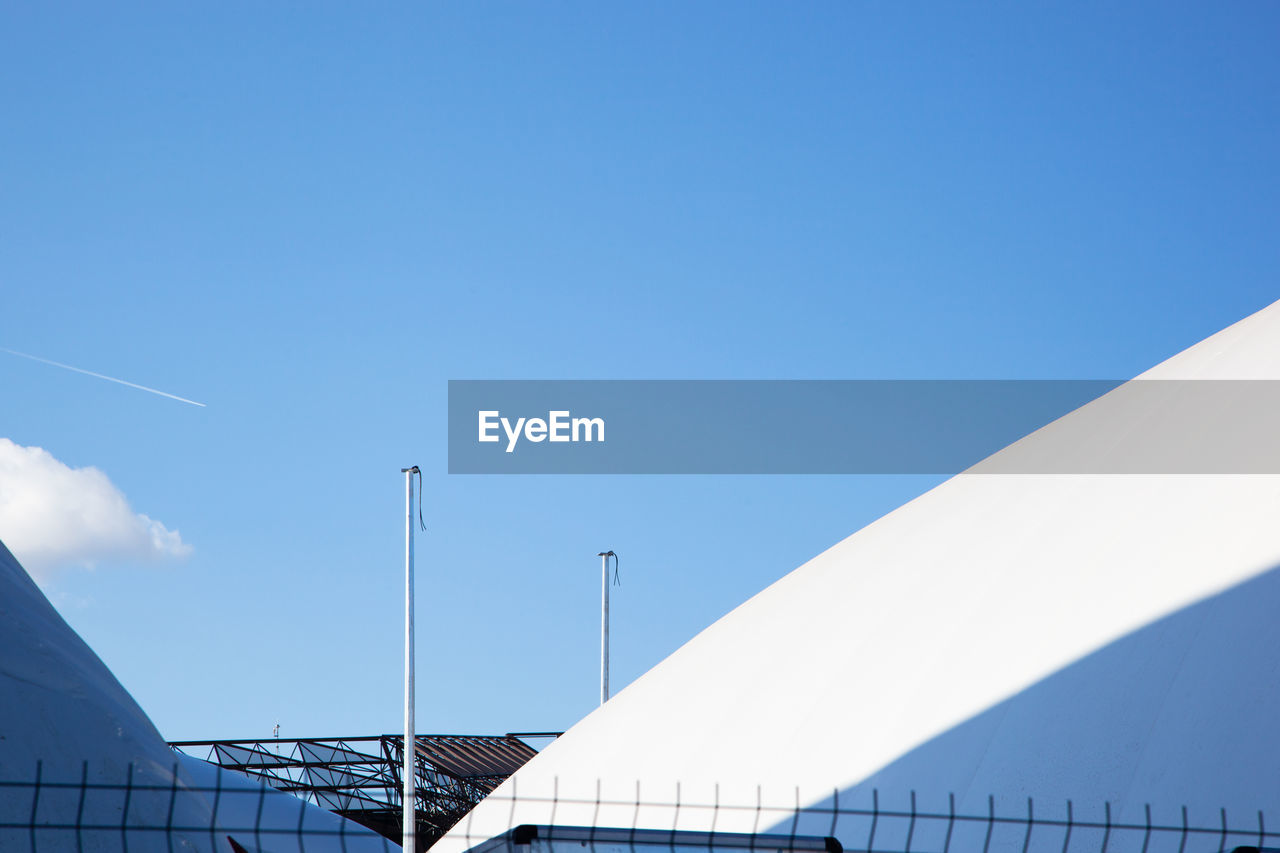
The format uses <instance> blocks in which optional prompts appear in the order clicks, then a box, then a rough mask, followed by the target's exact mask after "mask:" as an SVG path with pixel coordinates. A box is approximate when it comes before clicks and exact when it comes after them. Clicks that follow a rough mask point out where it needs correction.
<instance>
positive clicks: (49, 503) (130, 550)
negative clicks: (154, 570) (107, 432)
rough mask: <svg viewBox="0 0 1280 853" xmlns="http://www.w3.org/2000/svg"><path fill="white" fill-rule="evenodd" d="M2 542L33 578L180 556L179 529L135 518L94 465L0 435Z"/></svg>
mask: <svg viewBox="0 0 1280 853" xmlns="http://www.w3.org/2000/svg"><path fill="white" fill-rule="evenodd" d="M0 540H3V541H4V544H5V545H7V546H8V548H9V550H10V551H12V552H13V554H14V556H15V557H17V558H18V560H19V561H21V562H22V564H23V565H24V566H25V567H26V569H27V571H28V572H30V573H31V575H32V576H33V577H35V578H36V579H37V580H40V579H42V578H48V576H49V574H50V573H51V572H53V571H55V570H57V569H59V568H63V567H67V566H93V565H95V564H96V563H98V562H99V561H133V562H154V561H157V560H167V559H174V558H181V557H185V556H186V555H188V554H190V553H191V546H190V545H187V544H185V543H184V542H183V541H182V537H181V536H180V535H178V531H176V530H169V529H168V528H167V527H165V526H164V525H163V524H161V523H160V522H158V521H155V520H153V519H151V518H148V517H147V516H145V515H142V514H141V513H135V512H134V511H133V509H132V507H130V506H129V501H128V500H126V499H125V496H124V495H123V494H122V493H121V492H120V490H119V489H117V488H116V487H115V486H114V485H113V484H112V483H111V481H110V480H109V479H107V475H106V474H104V473H102V472H101V471H99V470H98V469H97V468H71V467H68V466H67V465H64V464H63V463H62V462H59V461H58V460H57V459H55V458H54V457H53V456H52V455H51V454H50V453H49V452H48V451H46V450H43V449H42V448H39V447H23V446H22V445H20V444H14V443H13V442H12V441H10V440H9V439H7V438H0Z"/></svg>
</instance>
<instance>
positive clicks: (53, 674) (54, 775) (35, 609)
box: [0, 543, 398, 853]
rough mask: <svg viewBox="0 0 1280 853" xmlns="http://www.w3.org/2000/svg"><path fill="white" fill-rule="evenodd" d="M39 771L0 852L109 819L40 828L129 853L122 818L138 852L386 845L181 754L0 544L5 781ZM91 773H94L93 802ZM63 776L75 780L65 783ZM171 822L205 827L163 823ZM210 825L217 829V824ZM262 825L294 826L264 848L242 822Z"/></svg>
mask: <svg viewBox="0 0 1280 853" xmlns="http://www.w3.org/2000/svg"><path fill="white" fill-rule="evenodd" d="M130 766H132V776H130ZM175 772H176V779H175ZM37 773H39V777H40V780H41V781H42V783H45V785H46V787H42V789H41V792H40V797H39V799H38V801H37V802H34V803H33V793H34V789H32V788H25V787H3V788H0V850H3V851H6V853H7V851H11V850H12V851H23V850H30V849H31V847H32V833H31V831H30V830H29V829H28V828H27V824H30V823H32V822H34V823H35V824H36V826H37V827H41V826H45V827H48V826H57V825H62V826H66V825H76V824H79V825H81V826H82V827H95V826H96V827H110V828H98V829H86V830H83V831H82V832H81V833H79V835H78V837H77V834H76V833H75V832H73V831H69V830H66V829H37V830H36V832H35V833H34V840H35V844H36V849H37V850H40V851H50V850H52V851H57V850H77V849H80V850H83V851H85V853H107V851H120V850H123V849H126V847H125V839H126V833H125V832H121V831H120V829H119V827H121V826H124V827H125V828H126V829H127V849H128V850H129V851H131V853H151V851H164V853H175V851H178V853H197V851H205V853H207V851H212V850H217V851H219V853H229V851H230V849H231V848H230V847H229V845H228V844H227V842H226V836H227V834H229V833H230V834H233V835H234V836H235V838H236V840H237V841H239V842H240V843H241V844H242V845H244V846H245V847H246V849H249V850H251V851H253V850H259V849H261V850H262V851H263V853H267V852H268V851H270V853H286V851H291V850H300V849H303V847H302V845H305V849H306V850H307V851H311V853H329V851H338V850H346V851H350V853H373V851H382V850H384V845H383V843H382V842H383V839H382V838H381V836H378V835H376V834H374V833H372V832H370V831H368V830H366V829H364V828H363V827H361V826H359V825H357V824H354V823H351V822H350V821H345V820H343V819H342V818H339V817H338V816H336V815H333V814H331V813H329V812H326V811H323V810H322V809H317V808H315V807H310V806H306V807H304V804H303V803H302V802H301V801H300V800H298V799H297V798H295V797H292V796H289V795H287V794H282V793H280V792H278V791H273V790H270V789H265V790H264V789H263V788H262V787H261V786H259V785H257V783H255V782H253V781H251V780H250V779H248V778H247V777H244V776H240V775H238V774H235V773H227V772H225V771H218V770H217V769H215V768H213V767H212V766H210V765H207V764H205V763H204V762H201V761H196V760H194V759H187V758H185V757H184V758H182V759H181V763H180V759H179V757H178V756H177V755H176V754H175V753H174V752H173V751H172V750H170V749H169V747H168V745H167V744H166V743H165V742H164V739H163V738H161V736H160V733H159V732H157V731H156V729H155V726H153V725H152V723H151V721H150V720H149V719H147V716H146V714H145V713H143V711H142V709H141V708H139V707H138V705H137V703H136V702H134V701H133V698H132V697H131V696H130V695H129V694H128V692H126V691H125V689H124V688H123V687H121V686H120V683H119V682H118V681H116V679H115V677H114V676H113V675H112V674H111V672H110V671H109V670H108V669H107V667H106V666H105V665H104V664H103V663H102V661H101V660H99V659H98V657H97V655H95V654H94V653H93V651H92V650H91V649H90V648H89V647H88V646H87V645H86V644H85V643H84V641H83V640H81V639H80V637H79V636H77V635H76V633H75V632H74V631H72V630H71V628H70V627H69V626H68V625H67V623H66V622H64V621H63V619H62V617H61V616H59V615H58V613H57V611H55V610H54V608H53V606H52V605H51V604H49V601H48V600H47V599H46V598H45V597H44V595H43V594H42V593H41V592H40V590H39V589H38V588H37V587H36V585H35V583H34V582H32V580H31V578H30V577H28V575H27V573H26V572H25V571H24V570H23V569H22V566H20V565H19V564H18V561H17V560H15V559H14V557H13V555H12V554H11V553H9V550H8V549H7V548H5V547H4V545H3V543H0V782H21V783H28V782H34V781H35V779H36V777H37ZM219 773H221V777H222V778H223V780H224V782H225V784H226V785H227V786H228V787H229V788H230V789H231V790H232V791H234V792H235V793H224V795H223V796H222V797H221V798H220V799H219V800H218V802H217V810H216V815H217V819H216V821H215V820H213V819H212V818H213V816H214V814H215V812H214V809H213V806H214V798H213V797H211V796H210V795H209V794H207V793H206V792H205V791H203V790H201V789H202V788H203V787H206V786H209V785H211V784H212V782H213V780H214V779H215V777H216V776H217V775H218V774H219ZM130 779H131V780H132V785H133V789H134V790H133V793H132V794H131V795H129V797H128V804H127V812H126V798H125V794H124V791H123V787H124V786H126V784H127V783H128V782H129V781H130ZM82 781H85V782H87V783H88V786H86V787H85V790H86V795H85V796H84V798H83V800H82V799H81V797H80V790H81V787H82V786H81V782H82ZM48 783H54V785H52V786H49V785H48ZM59 783H69V784H71V785H72V787H69V788H59V787H57V786H56V785H57V784H59ZM149 789H154V790H149ZM259 795H261V796H259ZM259 802H261V806H262V808H261V817H260V818H259V811H258V806H259ZM33 806H34V811H33ZM33 814H34V821H33V820H32V817H33ZM4 824H17V825H18V827H19V828H4V827H3V826H2V825H4ZM166 826H176V827H199V828H200V831H179V832H173V833H169V832H164V831H156V830H155V829H154V828H155V827H166ZM211 826H212V827H215V828H216V831H214V832H210V831H209V827H211ZM254 826H260V827H261V828H262V829H264V830H271V829H283V830H288V831H286V832H284V833H271V832H267V833H266V834H265V835H261V836H260V838H261V840H262V844H261V847H260V848H259V846H258V844H257V843H256V842H257V840H258V839H255V837H254V836H253V835H252V834H248V837H246V833H244V832H243V831H242V830H243V828H246V827H254ZM299 830H300V833H299ZM335 830H338V831H342V834H341V835H335V834H334V832H335ZM344 836H345V837H344ZM77 844H78V845H79V846H77ZM386 846H387V847H390V848H392V849H398V848H394V847H393V846H392V845H386Z"/></svg>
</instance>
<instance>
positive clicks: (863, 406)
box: [449, 379, 1280, 474]
mask: <svg viewBox="0 0 1280 853" xmlns="http://www.w3.org/2000/svg"><path fill="white" fill-rule="evenodd" d="M1086 404H1088V405H1086ZM1081 407H1083V408H1081ZM1024 437H1025V438H1024ZM1002 448H1003V450H1002ZM961 471H966V472H968V473H979V474H1280V382H1278V381H1270V380H1238V381H1216V380H1215V381H1207V380H1133V381H1127V382H1126V381H1124V380H1102V379H1081V380H1075V379H1071V380H535V381H525V380H451V381H450V382H449V473H451V474H955V473H959V472H961Z"/></svg>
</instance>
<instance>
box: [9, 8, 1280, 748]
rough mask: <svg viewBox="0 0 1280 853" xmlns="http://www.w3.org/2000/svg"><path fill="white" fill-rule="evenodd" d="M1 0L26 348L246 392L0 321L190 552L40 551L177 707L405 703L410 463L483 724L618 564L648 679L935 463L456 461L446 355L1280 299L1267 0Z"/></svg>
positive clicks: (178, 729)
mask: <svg viewBox="0 0 1280 853" xmlns="http://www.w3.org/2000/svg"><path fill="white" fill-rule="evenodd" d="M3 19H4V25H3V26H0V163H3V166H0V234H2V235H3V237H2V238H0V293H2V294H3V305H2V310H0V347H7V348H10V349H14V350H19V351H22V352H27V353H33V354H36V355H39V356H42V357H45V358H49V359H54V360H57V361H60V362H65V363H68V364H72V365H76V366H79V367H82V368H86V369H89V370H93V371H97V372H100V373H104V374H108V375H111V376H116V377H122V378H125V379H128V380H130V381H132V382H136V383H140V384H143V385H147V386H151V387H155V388H160V389H163V390H165V391H168V392H171V393H174V394H178V395H181V396H183V397H188V398H191V399H194V400H198V401H201V402H204V403H206V404H207V408H196V407H193V406H188V405H185V404H182V403H179V402H176V401H173V400H169V399H164V398H161V397H157V396H154V395H149V394H146V393H143V392H140V391H136V390H133V389H129V388H125V387H122V386H119V385H115V384H112V383H107V382H103V381H101V380H98V379H94V378H91V377H87V376H83V375H77V374H74V373H70V372H66V371H61V370H58V369H57V368H54V367H50V366H47V365H43V364H39V363H36V362H32V361H29V360H24V359H20V358H17V357H14V356H9V355H5V354H0V388H2V389H3V393H4V405H3V406H0V437H4V438H8V439H9V440H11V441H12V442H14V443H15V444H16V445H20V446H22V447H28V448H29V447H40V448H43V449H45V450H46V451H48V453H49V454H52V456H53V457H54V458H56V459H57V460H58V461H60V462H61V463H63V464H64V465H66V466H70V467H72V468H83V467H86V466H94V467H96V468H98V469H100V470H101V471H102V472H103V473H104V474H105V475H106V477H108V478H109V479H110V482H111V483H112V484H114V486H115V488H116V489H118V491H119V492H120V493H122V494H123V495H124V496H126V497H127V499H128V501H129V503H130V505H131V507H132V510H133V511H134V512H136V513H142V514H145V515H147V516H149V517H150V518H151V519H154V520H156V521H158V522H160V523H162V524H163V525H164V526H165V529H167V530H169V531H174V530H176V531H179V532H180V535H181V539H182V542H183V543H185V544H186V545H187V546H189V547H190V553H189V554H188V555H187V556H186V557H185V558H164V556H163V555H162V557H161V558H160V559H143V558H142V557H138V558H137V559H130V558H129V557H128V556H120V554H118V553H117V554H116V555H115V556H111V555H110V554H107V555H105V556H103V557H101V558H99V559H97V560H96V566H95V567H94V568H92V569H87V568H83V567H78V566H75V565H69V566H66V567H63V568H61V569H50V571H49V572H48V573H47V574H46V576H44V577H43V578H42V584H43V586H44V588H45V589H46V591H47V593H48V594H49V595H50V597H51V599H52V600H53V601H54V602H55V604H57V606H58V607H59V609H60V610H61V612H62V613H63V614H64V615H65V616H66V618H67V619H68V621H69V622H70V623H71V624H72V626H73V627H75V628H76V629H77V630H78V631H79V632H80V633H81V634H82V636H84V637H85V639H86V640H88V641H89V643H90V644H91V645H92V646H93V647H94V648H95V650H96V651H97V652H98V653H99V654H100V656H102V658H103V659H104V660H105V661H106V663H107V664H108V665H109V666H110V667H111V668H112V669H113V671H114V672H115V673H116V674H117V676H118V677H119V678H120V679H121V680H122V682H123V683H124V684H125V686H126V687H127V688H129V689H130V690H131V691H132V692H133V694H134V695H135V697H136V698H137V699H138V700H139V702H140V703H141V704H142V705H143V707H144V708H145V709H147V711H148V712H149V713H150V714H151V715H152V718H153V719H154V720H155V722H156V723H157V725H158V726H159V727H160V729H161V731H162V733H163V734H165V735H166V736H168V737H170V738H175V739H186V738H214V737H255V736H263V737H265V736H268V735H269V734H270V733H271V728H272V726H273V725H274V724H275V723H276V722H277V721H279V723H280V725H281V734H282V735H284V736H329V735H347V734H372V733H379V732H384V731H395V730H397V729H398V728H399V726H400V698H399V690H400V686H399V680H400V667H401V657H400V645H399V643H400V640H399V632H400V630H401V624H400V618H401V606H402V605H401V597H400V596H401V583H402V578H401V571H402V562H401V561H402V551H401V549H402V543H403V540H402V537H403V527H402V511H403V507H402V502H403V480H402V478H401V475H400V473H399V471H400V468H401V467H403V466H404V465H408V464H414V463H417V464H420V465H421V466H422V467H423V470H424V477H425V486H426V494H425V498H424V513H425V515H426V517H427V521H428V526H429V528H430V530H429V532H428V533H427V534H426V535H425V536H422V537H421V538H420V540H419V549H418V563H419V581H418V590H419V595H418V606H419V610H418V614H419V622H418V624H419V639H418V661H419V673H420V686H419V694H418V695H419V702H418V720H419V727H420V729H421V730H423V731H450V732H475V733H490V732H503V731H509V730H542V729H563V728H565V727H568V726H570V725H572V723H573V722H574V721H575V720H577V719H578V718H580V717H581V716H582V715H583V714H584V713H586V712H587V711H589V710H590V709H591V708H592V707H593V706H594V703H595V701H596V695H597V689H598V688H597V682H596V678H597V669H596V667H597V658H596V655H597V648H598V646H597V643H598V635H597V631H598V611H597V607H598V596H599V587H598V583H599V579H598V572H599V564H598V562H597V558H596V557H595V554H596V553H597V552H598V551H600V550H602V549H608V548H612V549H614V550H617V551H618V552H619V553H620V554H621V555H622V580H623V586H622V587H621V588H620V589H619V590H617V592H616V595H615V599H614V604H615V609H614V617H615V618H614V679H613V680H614V683H615V686H619V685H622V684H625V683H626V682H628V681H630V680H631V679H633V678H635V677H636V676H638V675H639V674H641V673H642V672H643V671H645V670H646V669H648V668H649V667H651V666H652V665H654V664H656V663H657V662H658V661H660V660H661V659H662V658H663V657H664V656H665V655H667V654H669V653H670V652H671V651H673V650H674V649H675V648H677V647H678V646H679V645H680V644H681V643H683V642H684V641H685V640H687V639H688V638H689V637H691V636H692V635H693V634H695V633H696V632H697V631H698V630H700V629H701V628H703V627H705V626H706V625H708V624H710V623H711V622H712V621H714V620H715V619H716V618H717V617H719V616H720V615H722V614H723V613H725V612H727V611H728V610H729V609H731V608H732V607H733V606H735V605H736V604H738V603H740V602H741V601H743V600H745V599H746V598H747V597H749V596H750V595H751V594H753V593H754V592H756V591H758V590H759V589H761V588H763V587H764V586H765V585H766V584H768V583H769V582H771V581H773V580H775V579H777V578H778V577H781V576H782V575H783V574H785V573H786V572H787V571H789V570H790V569H792V568H794V567H795V566H797V565H799V564H800V563H801V562H803V561H804V560H806V559H808V558H809V557H811V556H813V555H815V554H817V553H818V552H820V551H821V550H823V549H824V548H826V547H828V546H829V545H831V544H833V543H834V542H836V541H838V540H839V539H841V538H843V537H844V536H846V535H848V534H849V533H852V532H853V531H854V530H856V529H857V528H859V527H861V526H863V525H864V524H866V523H868V522H869V521H871V520H873V519H874V518H876V517H878V516H879V515H881V514H883V513H884V512H886V511H888V510H890V509H892V508H893V507H895V506H897V505H899V504H901V503H902V502H904V501H905V500H907V499H909V498H910V497H912V496H914V495H916V494H918V493H919V492H920V491H922V490H923V489H925V488H927V487H928V486H929V485H931V484H932V483H933V482H935V480H933V479H930V478H924V477H645V476H634V477H497V476H494V477H461V476H452V477H451V476H449V475H447V474H446V464H445V459H446V447H445V416H446V410H445V402H446V397H445V394H446V382H447V381H448V380H449V379H488V378H540V379H541V378H619V379H622V378H646V379H649V378H726V379H732V378H765V379H773V378H903V377H912V378H916V377H919V378H974V377H982V378H987V377H990V378H1077V377H1085V378H1088V377H1096V378H1110V377H1116V376H1128V375H1132V374H1135V373H1137V372H1139V371H1141V370H1144V369H1145V368H1147V367H1149V366H1151V365H1152V364H1154V363H1156V362H1158V361H1160V360H1161V359H1163V358H1165V357H1167V356H1169V355H1172V354H1173V353H1175V352H1177V351H1179V350H1181V349H1183V348H1185V347H1186V346H1189V345H1190V344H1192V343H1195V342H1196V341H1197V340H1200V339H1201V338H1203V337H1205V336H1206V335H1208V334H1211V333H1212V332H1214V331H1217V330H1218V329H1219V328H1222V327H1223V326H1226V325H1228V324H1230V323H1232V322H1234V321H1235V320H1238V319H1240V318H1241V317H1243V316H1245V315H1247V314H1249V313H1251V312H1253V311H1255V310H1257V309H1259V308H1261V307H1263V306H1264V305H1266V304H1268V303H1269V302H1271V301H1273V299H1274V298H1275V297H1276V288H1275V282H1276V281H1277V272H1280V241H1276V240H1275V238H1274V228H1275V223H1276V222H1277V221H1280V177H1278V172H1277V170H1276V168H1275V152H1276V151H1280V88H1278V87H1277V86H1276V82H1277V81H1278V80H1280V55H1278V54H1277V52H1276V50H1275V44H1276V42H1277V36H1280V10H1277V9H1276V7H1275V6H1273V5H1268V4H1263V3H1242V4H1234V5H1229V6H1223V7H1215V8H1209V7H1205V6H1195V5H1191V4H1173V5H1170V4H1160V5H1156V4H1146V5H1137V4H1135V5H1133V6H1130V7H1127V8H1124V9H1117V8H1114V7H1113V6H1111V5H1108V4H1093V5H1086V6H1072V7H1070V8H1068V7H1065V6H1061V5H1058V6H1040V7H1037V8H1027V7H1026V6H1024V5H1020V4H1005V5H989V6H984V7H982V8H981V9H975V8H974V7H966V6H960V5H955V6H943V5H920V4H888V3H884V4H854V3H809V4H782V3H702V4H686V3H646V4H633V5H622V4H589V3H578V4H569V3H548V4H514V3H509V4H502V3H472V4H452V5H442V4H436V5H431V6H426V5H422V6H410V5H408V4H406V5H400V6H396V5H391V4H384V5H378V6H373V7H367V6H366V7H359V8H357V7H354V6H350V5H344V4H316V5H309V6H303V5H301V4H280V5H277V6H274V7H272V8H269V9H266V10H264V9H263V8H261V6H260V4H219V5H218V6H217V7H216V8H214V7H203V8H191V7H183V8H175V7H172V6H162V5H159V4H157V5H155V6H146V5H125V4H121V5H118V6H113V7H111V8H103V7H100V6H96V5H90V4H83V5H81V4H73V3H67V4H61V5H58V6H56V7H51V6H48V5H43V6H39V7H30V6H17V5H10V6H9V7H7V8H6V9H5V10H4V12H3ZM2 485H3V484H0V486H2ZM14 535H15V533H14V532H11V531H6V530H4V529H0V538H4V539H5V540H6V541H9V540H10V539H11V538H12V537H13V536H14ZM55 538H56V536H55ZM55 544H56V543H55ZM19 556H20V557H21V556H22V554H19ZM869 570H873V567H869Z"/></svg>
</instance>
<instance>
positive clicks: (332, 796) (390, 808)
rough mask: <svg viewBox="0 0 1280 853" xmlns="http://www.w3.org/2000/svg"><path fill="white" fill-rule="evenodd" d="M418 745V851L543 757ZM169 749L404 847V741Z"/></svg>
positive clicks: (477, 738) (501, 749) (524, 751)
mask: <svg viewBox="0 0 1280 853" xmlns="http://www.w3.org/2000/svg"><path fill="white" fill-rule="evenodd" d="M548 734H550V733H548ZM526 736H527V735H526ZM539 736H541V733H539ZM417 741H418V752H417V764H416V767H417V782H416V787H417V796H416V818H415V823H416V825H417V848H418V850H419V851H422V850H426V849H427V848H428V847H430V846H431V845H432V844H434V843H435V842H436V840H437V839H439V838H440V836H442V835H444V833H445V832H447V831H448V830H449V828H450V827H452V826H453V825H454V824H455V823H457V822H458V821H459V820H461V819H462V817H463V816H464V815H466V813H467V812H469V811H471V809H472V808H474V807H475V805H476V804H477V803H479V802H480V801H481V800H483V799H484V798H485V797H486V796H488V794H489V792H490V791H492V790H493V789H494V788H496V787H498V785H499V784H501V783H502V781H503V780H505V779H506V778H507V777H508V776H510V775H511V774H512V773H514V772H515V771H516V770H518V769H520V767H522V766H523V765H524V764H525V762H527V761H528V760H529V759H530V758H532V757H533V756H534V755H536V754H537V752H536V751H535V750H534V749H533V747H531V746H529V745H528V744H526V743H525V742H524V741H522V740H520V739H519V737H517V736H515V735H504V736H483V735H418V737H417ZM169 745H170V746H171V747H173V748H174V749H176V750H178V751H180V752H182V753H184V754H186V755H190V756H192V757H193V758H199V759H202V760H204V761H208V762H209V763H211V764H216V765H218V766H220V767H224V768H226V769H228V770H236V771H239V772H241V773H245V774H247V775H249V776H251V777H253V778H255V779H259V780H261V781H262V782H263V783H265V784H267V785H269V786H271V787H272V788H276V789H278V790H281V791H287V792H288V793H290V794H293V795H295V796H297V797H301V798H302V799H304V800H306V801H308V802H310V803H314V804H315V805H318V806H320V807H321V808H326V809H329V810H330V811H332V812H336V813H337V814H340V815H342V816H343V817H346V818H350V819H351V820H354V821H356V822H357V823H359V824H362V825H363V826H366V827H368V828H369V829H372V830H373V831H375V832H378V833H380V834H381V835H383V836H385V837H387V838H390V839H391V840H393V841H395V842H397V843H399V841H400V837H401V830H402V826H401V822H402V816H401V815H402V813H401V800H402V793H401V792H402V791H403V786H402V785H401V781H400V780H401V768H402V767H403V766H404V738H403V737H402V736H400V735H372V736H369V737H348V738H310V739H300V740H283V739H264V740H207V741H176V742H173V743H171V744H169Z"/></svg>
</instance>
